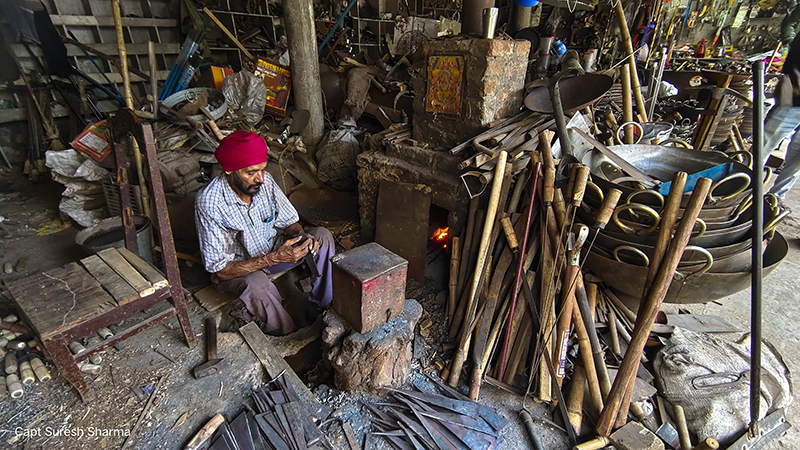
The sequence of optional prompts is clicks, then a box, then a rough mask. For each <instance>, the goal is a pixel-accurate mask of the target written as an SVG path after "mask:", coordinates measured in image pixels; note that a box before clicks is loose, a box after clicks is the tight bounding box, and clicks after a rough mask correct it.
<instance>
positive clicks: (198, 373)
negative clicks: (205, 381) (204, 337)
mask: <svg viewBox="0 0 800 450" xmlns="http://www.w3.org/2000/svg"><path fill="white" fill-rule="evenodd" d="M227 366H228V363H227V362H226V361H225V360H224V359H222V358H216V359H209V360H208V361H206V362H204V363H203V364H200V365H199V366H197V367H195V368H194V377H195V378H196V379H198V380H199V379H200V378H205V377H207V376H209V375H214V374H216V373H218V372H221V371H222V369H224V368H225V367H227Z"/></svg>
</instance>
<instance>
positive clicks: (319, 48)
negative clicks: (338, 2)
mask: <svg viewBox="0 0 800 450" xmlns="http://www.w3.org/2000/svg"><path fill="white" fill-rule="evenodd" d="M356 3H358V2H350V3H349V4H348V5H347V8H345V9H344V11H343V12H342V15H341V16H339V18H338V19H336V23H335V24H333V27H331V29H330V30H329V31H328V34H327V35H325V39H323V40H322V42H320V44H319V47H318V48H317V53H322V49H323V48H324V47H325V44H327V43H328V41H329V40H330V39H331V36H333V32H334V31H336V29H337V28H339V25H340V24H341V23H342V21H343V20H344V16H346V15H347V13H349V12H350V10H351V9H352V8H353V5H355V4H356Z"/></svg>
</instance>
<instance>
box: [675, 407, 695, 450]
mask: <svg viewBox="0 0 800 450" xmlns="http://www.w3.org/2000/svg"><path fill="white" fill-rule="evenodd" d="M672 412H673V413H674V414H675V428H676V429H677V430H678V438H679V439H680V442H681V450H684V449H686V450H691V449H692V439H691V437H690V436H689V427H688V426H687V424H686V414H684V413H683V406H681V405H673V406H672Z"/></svg>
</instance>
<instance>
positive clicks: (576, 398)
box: [567, 364, 586, 436]
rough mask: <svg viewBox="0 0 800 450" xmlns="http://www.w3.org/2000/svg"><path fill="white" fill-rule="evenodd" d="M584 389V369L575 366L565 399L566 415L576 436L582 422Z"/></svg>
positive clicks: (579, 432)
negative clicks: (567, 395)
mask: <svg viewBox="0 0 800 450" xmlns="http://www.w3.org/2000/svg"><path fill="white" fill-rule="evenodd" d="M585 387H586V369H584V368H583V366H580V365H578V364H575V370H574V371H573V372H572V386H571V387H570V390H569V397H567V414H568V415H569V423H570V425H572V428H573V429H574V430H575V434H577V435H578V436H580V434H581V423H582V422H583V394H584V392H585V390H586V389H585Z"/></svg>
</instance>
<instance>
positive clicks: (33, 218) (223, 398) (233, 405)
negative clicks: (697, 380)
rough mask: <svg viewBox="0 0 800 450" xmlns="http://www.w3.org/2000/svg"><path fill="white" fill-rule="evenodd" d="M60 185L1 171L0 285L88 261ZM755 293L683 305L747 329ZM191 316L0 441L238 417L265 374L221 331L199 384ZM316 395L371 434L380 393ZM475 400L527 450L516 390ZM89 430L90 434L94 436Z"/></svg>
mask: <svg viewBox="0 0 800 450" xmlns="http://www.w3.org/2000/svg"><path fill="white" fill-rule="evenodd" d="M61 190H62V189H61V186H60V185H57V184H55V183H54V182H52V181H49V180H43V181H40V183H39V184H38V185H36V184H33V183H31V182H29V181H28V180H27V179H23V178H22V177H21V176H20V174H13V176H9V175H8V173H6V174H3V176H2V177H0V216H2V217H3V219H4V220H3V221H0V260H2V262H3V263H5V262H11V263H12V264H15V263H16V261H17V260H18V258H19V257H21V256H27V258H28V260H27V265H26V267H25V269H24V270H23V271H22V272H19V273H17V272H14V273H12V274H9V275H6V274H2V275H0V280H2V281H9V280H12V279H16V278H19V277H23V276H26V275H28V274H31V273H33V272H35V271H40V270H47V269H50V268H52V267H57V266H59V265H63V264H66V263H67V262H71V261H74V260H75V259H77V258H78V257H80V256H81V250H80V248H79V247H77V246H76V245H74V244H73V243H72V242H73V240H74V235H75V233H76V229H75V228H74V227H67V228H62V226H61V224H60V222H59V221H57V218H58V213H57V203H58V200H59V195H60V194H59V193H60V192H61ZM787 203H788V205H789V206H790V207H791V208H792V209H793V210H794V211H800V188H798V189H796V190H795V191H794V192H792V193H790V195H789V199H788V202H787ZM797 214H798V213H796V212H795V213H793V214H792V216H790V217H789V218H788V219H787V220H786V221H785V223H784V224H783V225H782V226H781V228H780V230H781V232H782V233H784V235H785V236H786V237H787V239H788V240H789V242H790V254H789V256H788V257H787V258H786V259H785V260H784V261H783V263H782V264H781V265H780V266H779V267H778V268H777V269H776V270H775V271H774V272H773V273H772V274H771V275H770V276H769V277H768V278H767V279H766V280H765V290H764V291H765V292H764V337H765V338H766V339H767V340H769V341H770V342H772V343H773V344H774V345H775V346H776V348H777V349H778V350H779V352H780V353H781V354H782V356H783V358H784V360H785V361H786V363H787V364H788V366H789V368H790V369H791V372H792V374H793V375H796V374H798V373H800V335H798V334H797V329H796V328H795V327H796V325H795V322H796V320H797V319H796V318H797V317H800V303H798V299H799V298H800V295H798V294H797V293H798V292H800V289H799V288H800V278H798V277H797V273H798V272H799V271H800V223H798V221H796V220H795V218H794V217H796V216H797ZM440 259H444V258H440ZM182 269H184V268H183V267H182ZM188 272H190V271H187V273H188ZM434 278H436V277H434ZM198 283H202V280H201V281H198ZM188 284H191V283H188ZM443 286H444V285H443V283H442V282H441V280H439V281H430V282H428V283H416V284H415V283H409V293H408V297H409V298H416V299H418V300H420V302H421V303H422V304H423V306H425V307H426V311H425V312H424V313H423V317H422V319H421V322H422V321H424V320H425V319H426V318H431V319H432V320H434V322H436V320H437V319H438V318H439V317H440V316H441V313H440V312H437V311H435V308H434V307H433V306H431V305H434V304H435V303H436V301H435V298H436V296H437V294H438V293H439V292H440V291H441V290H442V289H443ZM187 287H190V286H187ZM749 299H750V297H749V291H743V292H740V293H738V294H736V295H733V296H731V297H729V298H726V299H722V300H719V301H718V302H715V303H709V304H706V305H690V306H688V307H686V309H689V310H690V311H692V312H695V313H703V314H717V315H720V316H722V317H724V318H725V319H726V320H728V321H729V322H731V323H732V324H734V325H736V326H738V327H740V328H741V329H742V330H747V329H748V327H749V317H750V304H749ZM676 309H677V307H676V306H675V305H668V306H666V307H665V310H670V311H674V310H676ZM190 311H191V319H192V323H193V325H194V327H195V332H196V334H197V335H198V336H199V337H200V338H199V345H197V346H195V347H194V348H193V349H191V350H190V349H188V348H187V347H186V346H185V343H184V342H183V340H182V336H181V332H180V328H179V327H178V326H177V321H175V320H174V319H171V320H168V321H167V322H165V323H164V324H163V325H159V326H156V327H153V328H151V329H150V330H148V331H146V332H143V333H140V334H139V335H137V336H135V337H133V338H131V339H129V340H127V341H125V342H124V343H123V344H122V345H121V346H120V349H119V350H117V349H114V350H109V351H108V352H107V354H106V355H105V361H104V362H103V363H102V367H103V369H102V370H101V372H100V374H98V375H95V376H87V379H89V380H90V384H91V386H92V389H93V390H94V391H95V392H96V393H97V398H96V399H95V400H94V401H93V402H91V403H82V402H81V401H80V400H79V398H78V397H77V393H76V391H74V390H73V389H71V387H70V386H69V385H68V384H67V383H66V382H65V381H64V379H63V378H62V377H60V376H58V375H57V374H55V373H54V380H53V381H51V382H49V383H45V384H40V383H35V384H34V385H32V386H31V387H30V388H29V389H28V391H27V392H26V395H25V396H24V397H23V399H21V400H14V401H11V400H5V401H3V402H0V448H9V449H80V448H92V449H103V448H120V447H121V445H122V443H123V442H124V440H125V433H126V432H127V433H130V432H131V430H133V429H134V427H135V426H136V424H137V423H138V427H137V428H136V429H135V430H134V436H133V437H132V438H131V443H130V444H133V445H130V446H129V447H128V448H140V449H177V448H182V447H183V445H185V443H186V442H187V441H188V440H189V439H190V438H191V436H192V435H193V434H194V433H195V432H196V431H197V430H198V429H199V428H200V427H201V426H202V424H204V423H205V422H206V421H207V420H208V418H210V417H211V416H213V415H214V414H215V413H217V412H221V413H223V414H225V415H226V417H227V418H228V419H232V418H233V417H235V414H236V413H238V412H240V411H241V410H242V409H243V406H242V404H243V401H245V399H246V398H247V396H248V394H249V393H250V392H251V391H252V389H253V388H255V387H259V386H260V385H262V384H263V383H264V382H265V381H266V375H265V374H264V371H263V369H261V367H260V365H259V364H258V360H257V359H256V358H255V356H254V355H253V354H252V352H251V351H250V350H249V348H248V347H247V345H246V344H245V343H244V342H243V340H242V338H241V337H240V336H239V334H238V333H235V332H225V333H222V334H221V337H220V349H219V353H220V356H221V357H224V358H229V359H230V361H231V363H232V364H231V365H230V366H229V368H230V369H229V370H230V371H229V372H226V373H224V374H222V375H221V376H219V377H209V378H207V379H204V380H194V378H193V377H192V376H191V369H192V368H193V367H194V366H196V365H198V364H199V363H201V362H202V361H204V360H205V348H204V340H203V339H202V336H201V331H202V326H201V324H202V322H203V320H204V318H205V317H206V316H207V315H208V314H209V313H208V312H207V311H205V310H204V309H202V308H201V307H200V306H199V305H198V304H197V303H196V302H192V303H191V304H190ZM429 344H430V346H431V347H432V348H434V347H435V346H436V345H437V344H438V343H436V342H433V341H432V340H431V341H430V342H429ZM164 355H167V356H164ZM169 358H171V359H169ZM301 359H303V358H302V356H301ZM306 359H307V358H306ZM305 362H308V361H305ZM303 363H304V361H300V362H299V365H300V366H301V367H302V365H303ZM422 368H424V367H422V365H421V364H420V363H419V362H416V365H415V366H414V367H413V369H414V372H412V376H411V381H412V382H413V381H419V380H418V379H419V377H421V375H419V371H420V370H421V369H422ZM159 380H161V383H160V386H158V389H157V391H156V398H155V401H154V403H153V406H152V409H151V411H150V414H148V415H147V416H145V417H143V419H142V420H141V421H140V420H139V417H140V414H141V412H142V410H143V408H144V406H145V404H146V402H147V395H145V397H144V398H139V397H137V396H136V395H135V394H134V393H133V392H132V390H131V387H132V386H137V387H139V388H142V389H143V390H145V391H148V390H149V389H154V388H155V387H156V385H157V384H158V382H159ZM313 392H314V393H315V395H316V396H317V398H318V399H320V400H321V401H323V402H325V403H326V404H328V405H329V406H331V407H332V408H333V409H334V411H335V412H334V415H335V416H336V417H340V418H342V419H343V420H348V421H351V422H352V423H353V427H354V429H355V430H356V433H357V435H358V437H359V439H362V438H363V437H364V435H365V432H366V431H367V430H368V426H369V424H368V418H367V417H366V416H365V414H364V411H363V410H364V408H363V406H362V402H364V401H378V400H379V399H375V398H371V397H369V396H365V395H350V394H345V393H342V392H339V391H337V390H336V389H335V388H332V387H330V386H327V385H324V384H323V385H315V386H314V387H313ZM480 401H481V402H484V403H486V404H489V405H491V406H495V407H497V408H498V409H499V410H500V412H501V414H502V415H504V416H505V417H507V418H509V419H511V422H510V424H509V426H507V427H506V428H505V429H504V430H503V432H502V438H503V443H502V444H501V447H500V448H502V449H510V450H516V449H527V448H532V445H531V444H530V441H529V439H528V436H527V435H526V433H525V430H524V428H523V426H522V423H521V421H520V420H519V418H518V415H517V414H518V412H519V410H520V409H521V408H522V406H523V405H522V402H521V398H520V397H519V396H516V395H513V394H508V393H506V392H504V391H501V390H498V389H494V388H492V387H490V386H485V387H484V388H483V389H482V391H481V398H480ZM526 406H528V407H530V408H531V409H532V411H533V413H534V415H536V416H537V417H547V418H551V417H552V413H551V412H549V411H547V409H546V408H545V407H544V406H542V405H530V404H529V405H526ZM796 410H797V408H794V407H793V408H790V409H789V415H788V418H789V422H790V423H793V424H795V425H796V426H795V427H794V428H793V429H792V430H791V431H790V432H789V433H788V434H787V435H786V436H785V437H783V438H781V439H780V440H778V441H776V442H774V443H772V444H770V445H769V446H767V447H766V448H767V449H770V450H774V449H795V448H797V445H798V444H800V431H798V428H797V426H800V414H798V413H797V412H796ZM18 427H19V428H18ZM92 427H93V428H92ZM534 427H535V428H536V430H537V432H538V433H539V434H540V436H541V437H540V439H541V441H542V444H543V446H544V448H547V449H564V448H568V445H567V441H566V438H565V437H564V435H563V433H562V432H560V431H557V430H555V429H554V428H553V427H551V426H548V425H546V423H545V422H543V421H536V422H535V423H534ZM63 429H69V430H76V431H74V432H76V433H77V430H83V432H84V435H83V436H72V435H66V436H64V435H63V433H62V435H61V436H47V435H46V434H47V432H48V430H50V434H54V433H56V432H57V430H63ZM20 430H23V431H24V430H38V431H39V432H41V434H42V435H41V436H16V434H19V433H18V431H20ZM90 431H91V432H92V433H93V435H92V436H89V435H88V434H89V433H90ZM327 432H328V435H329V437H330V439H331V440H332V441H333V443H334V446H335V447H336V448H347V446H346V444H345V441H344V439H342V438H341V432H340V429H339V428H338V426H331V427H330V428H329V429H328V430H327ZM30 433H32V431H31V432H29V434H30ZM364 448H375V449H379V448H387V447H386V444H385V443H383V441H382V440H376V439H374V438H368V439H367V442H366V443H365V444H364Z"/></svg>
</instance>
